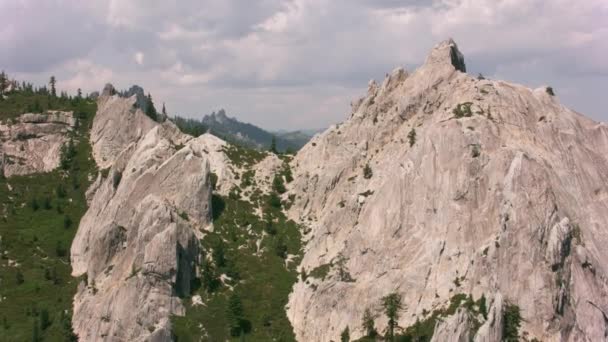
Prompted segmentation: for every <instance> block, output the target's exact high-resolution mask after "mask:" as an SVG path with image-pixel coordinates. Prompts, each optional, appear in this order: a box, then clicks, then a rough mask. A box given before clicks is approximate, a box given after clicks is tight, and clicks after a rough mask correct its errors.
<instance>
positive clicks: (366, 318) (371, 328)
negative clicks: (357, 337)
mask: <svg viewBox="0 0 608 342" xmlns="http://www.w3.org/2000/svg"><path fill="white" fill-rule="evenodd" d="M362 326H363V331H365V336H367V337H376V335H378V332H377V331H376V324H375V323H374V316H373V315H372V312H371V311H370V310H369V308H368V309H365V312H364V313H363V320H362Z"/></svg>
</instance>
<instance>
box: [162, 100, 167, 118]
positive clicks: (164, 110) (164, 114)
mask: <svg viewBox="0 0 608 342" xmlns="http://www.w3.org/2000/svg"><path fill="white" fill-rule="evenodd" d="M162 113H163V117H165V118H166V117H167V108H165V103H164V102H163V111H162Z"/></svg>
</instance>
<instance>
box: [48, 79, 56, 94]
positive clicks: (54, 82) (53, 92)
mask: <svg viewBox="0 0 608 342" xmlns="http://www.w3.org/2000/svg"><path fill="white" fill-rule="evenodd" d="M55 84H57V80H56V79H55V76H51V79H50V80H49V85H50V86H51V95H52V96H57V90H56V89H55Z"/></svg>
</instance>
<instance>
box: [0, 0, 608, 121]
mask: <svg viewBox="0 0 608 342" xmlns="http://www.w3.org/2000/svg"><path fill="white" fill-rule="evenodd" d="M56 1H58V2H59V3H60V4H61V5H62V6H61V8H62V9H61V10H54V8H55V7H53V6H45V5H44V4H42V5H41V4H40V2H39V1H34V0H21V1H19V2H9V1H6V2H1V3H0V22H3V23H5V25H3V26H2V27H0V51H3V53H2V54H0V65H2V66H5V67H6V68H8V71H9V72H10V71H11V70H13V71H20V72H21V74H23V75H28V76H30V77H31V79H33V80H37V79H40V80H47V79H48V76H49V75H50V74H51V73H54V74H55V75H56V76H57V77H58V79H59V80H60V82H59V84H60V85H61V81H62V80H65V81H64V82H65V86H66V87H69V88H73V87H76V86H77V85H78V86H81V87H82V88H83V89H86V91H91V90H93V88H94V87H97V88H95V89H98V87H100V85H99V84H98V83H101V81H99V77H101V78H103V79H104V81H103V82H105V81H106V79H105V78H109V79H108V80H107V81H110V79H111V81H112V82H114V83H115V85H116V86H117V87H118V88H126V87H128V86H129V85H130V84H133V83H136V84H139V85H141V86H143V87H144V88H145V89H146V90H147V91H150V92H151V93H152V95H153V96H154V97H155V98H157V102H161V101H163V102H167V105H168V107H169V109H170V110H172V109H173V110H174V113H175V112H176V111H177V112H179V113H180V114H187V115H193V116H194V115H202V114H205V113H209V112H210V111H212V110H213V109H217V108H219V107H226V108H227V109H228V110H229V114H231V115H236V116H237V117H239V118H241V119H243V120H247V121H252V122H255V123H258V124H261V125H263V126H267V127H270V128H279V127H290V128H298V127H300V126H302V125H304V126H306V127H319V126H323V125H327V124H329V123H331V122H336V121H339V120H341V119H342V118H344V117H346V115H347V112H348V110H349V102H350V99H352V98H353V97H355V96H356V95H358V94H359V93H361V92H363V90H364V88H365V85H366V83H367V80H369V79H370V78H381V77H383V76H384V74H385V72H388V71H390V70H392V69H393V68H394V67H396V66H406V67H407V68H409V69H412V68H413V67H414V66H416V65H417V64H420V63H422V62H423V60H424V58H425V56H426V54H427V52H428V50H429V49H430V48H431V47H432V46H433V45H435V44H436V43H437V42H438V41H439V40H443V39H445V38H447V37H453V38H454V39H455V40H456V41H457V42H458V44H459V46H460V48H461V50H462V51H463V53H464V54H465V59H466V62H467V67H468V69H469V70H471V71H472V72H483V73H484V74H486V75H496V76H500V77H504V78H506V79H509V80H512V81H516V82H519V83H524V84H528V85H530V86H532V87H535V86H538V85H540V84H551V85H554V86H555V88H556V91H557V92H558V95H560V97H561V98H562V101H563V102H565V103H566V104H568V105H571V106H573V107H574V108H575V109H576V108H581V109H584V110H585V111H588V113H587V114H590V115H592V116H594V117H595V118H601V119H603V120H606V119H608V113H607V112H606V111H605V110H604V109H603V108H606V107H608V99H606V98H605V97H603V96H597V97H590V95H589V94H596V93H597V91H596V89H597V88H598V87H599V88H600V89H601V88H608V60H607V59H606V58H605V56H606V55H608V3H607V2H606V1H605V0H586V1H583V2H578V3H576V5H573V4H572V2H571V1H565V0H555V1H551V2H547V1H542V0H434V1H432V2H429V1H421V0H260V1H256V2H251V1H249V0H202V1H193V0H189V1H180V2H179V3H178V4H176V3H172V2H167V1H161V0H132V1H122V0H121V1H119V0H110V1H106V0H91V1H87V2H84V4H83V2H80V1H76V0H56ZM43 3H44V2H43ZM63 8H68V10H63ZM61 23H70V24H69V25H63V24H61ZM74 27H78V28H79V29H74ZM81 27H85V29H84V30H83V29H80V28H81ZM83 61H86V62H83ZM87 77H97V78H96V79H91V80H90V81H89V82H87V81H86V78H87ZM560 87H562V88H563V91H562V92H560V91H559V89H560Z"/></svg>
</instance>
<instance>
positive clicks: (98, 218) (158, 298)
mask: <svg viewBox="0 0 608 342" xmlns="http://www.w3.org/2000/svg"><path fill="white" fill-rule="evenodd" d="M98 101H99V102H98V103H99V109H98V113H97V116H96V117H95V121H94V123H93V136H92V138H93V139H92V140H93V141H92V142H93V151H94V156H95V160H96V161H97V162H98V164H99V165H100V166H102V167H105V168H106V170H105V171H104V172H102V174H105V175H102V174H100V175H99V176H98V179H97V180H96V181H95V182H94V183H93V185H92V186H91V189H89V191H88V192H87V199H88V200H89V201H90V205H89V209H88V211H87V212H86V214H85V216H84V217H83V218H82V220H81V222H80V226H79V228H78V232H77V234H76V237H75V239H74V241H73V244H72V247H71V262H72V267H73V275H74V276H83V277H84V280H83V281H82V282H81V284H80V286H79V288H78V293H77V294H76V296H75V298H74V315H73V326H74V331H75V332H76V334H77V335H78V336H79V337H80V339H81V340H86V341H170V340H171V323H170V316H171V315H180V314H183V313H184V308H183V306H182V304H181V300H180V299H179V296H181V295H189V294H190V289H191V284H192V281H193V280H194V277H195V276H196V272H197V270H196V265H197V264H198V257H199V242H198V240H199V238H200V236H201V234H202V232H203V231H204V230H205V229H208V227H209V225H210V224H211V223H210V196H211V184H210V177H209V175H210V163H209V158H208V157H207V156H206V155H205V153H203V152H202V151H203V150H207V149H208V146H205V138H198V139H193V138H192V137H189V136H187V135H184V134H182V133H181V132H180V131H179V130H178V129H177V127H175V126H174V125H173V124H172V123H171V122H165V123H163V124H158V123H155V122H153V121H152V120H149V119H148V118H147V117H145V115H143V114H142V113H141V112H140V111H139V110H131V108H132V103H133V101H134V99H133V98H128V99H125V98H120V97H118V96H116V95H112V96H111V95H109V94H104V95H102V96H101V97H100V98H99V99H98Z"/></svg>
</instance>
